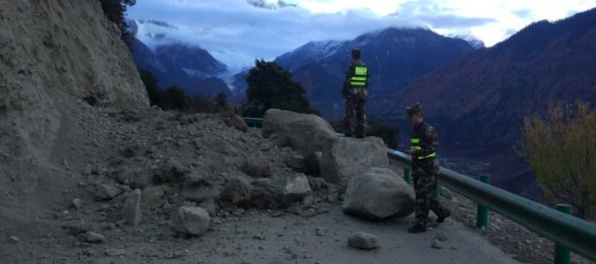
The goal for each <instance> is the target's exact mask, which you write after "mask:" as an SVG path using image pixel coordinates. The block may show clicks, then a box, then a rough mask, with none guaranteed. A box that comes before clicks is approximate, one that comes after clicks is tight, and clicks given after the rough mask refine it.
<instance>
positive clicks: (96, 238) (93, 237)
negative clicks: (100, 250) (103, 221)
mask: <svg viewBox="0 0 596 264" xmlns="http://www.w3.org/2000/svg"><path fill="white" fill-rule="evenodd" d="M85 240H86V241H87V242H89V243H93V244H99V243H103V242H104V241H106V237H105V236H104V235H102V234H98V233H95V232H88V233H87V235H86V236H85Z"/></svg>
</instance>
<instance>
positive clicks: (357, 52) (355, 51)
mask: <svg viewBox="0 0 596 264" xmlns="http://www.w3.org/2000/svg"><path fill="white" fill-rule="evenodd" d="M352 56H354V57H356V58H360V49H359V48H353V49H352Z"/></svg>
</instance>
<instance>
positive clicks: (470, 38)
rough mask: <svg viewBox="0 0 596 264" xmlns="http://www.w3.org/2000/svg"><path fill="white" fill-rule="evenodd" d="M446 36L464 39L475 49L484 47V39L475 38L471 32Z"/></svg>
mask: <svg viewBox="0 0 596 264" xmlns="http://www.w3.org/2000/svg"><path fill="white" fill-rule="evenodd" d="M447 36H448V37H450V38H458V39H462V40H465V41H466V42H468V43H470V45H472V47H474V48H475V49H482V48H486V45H484V41H482V40H480V39H478V38H476V37H475V36H473V35H471V34H453V35H447Z"/></svg>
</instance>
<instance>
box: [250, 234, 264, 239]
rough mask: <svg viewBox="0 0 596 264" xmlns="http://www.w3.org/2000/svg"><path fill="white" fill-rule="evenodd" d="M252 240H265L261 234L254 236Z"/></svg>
mask: <svg viewBox="0 0 596 264" xmlns="http://www.w3.org/2000/svg"><path fill="white" fill-rule="evenodd" d="M252 238H253V239H256V240H265V236H264V235H263V234H256V235H254V236H253V237H252Z"/></svg>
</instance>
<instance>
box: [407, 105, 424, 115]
mask: <svg viewBox="0 0 596 264" xmlns="http://www.w3.org/2000/svg"><path fill="white" fill-rule="evenodd" d="M415 114H422V105H421V104H420V103H419V102H416V103H415V104H414V105H412V106H410V107H408V108H406V115H407V116H412V115H415Z"/></svg>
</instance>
